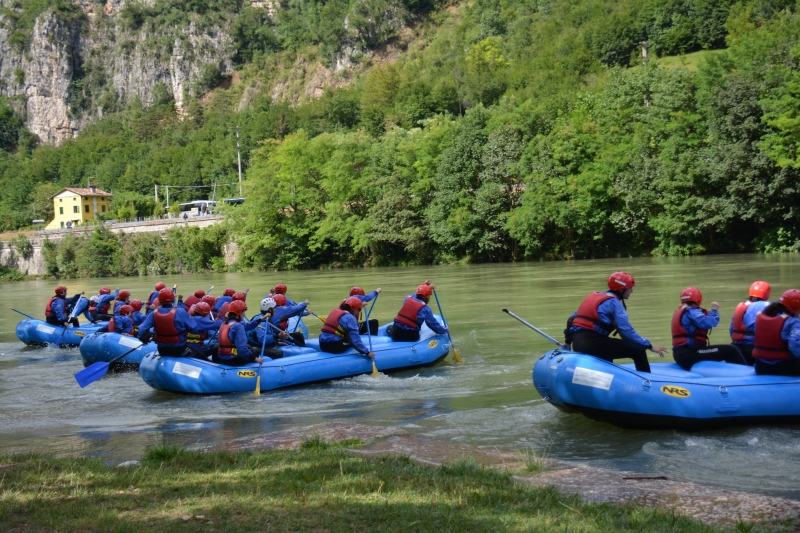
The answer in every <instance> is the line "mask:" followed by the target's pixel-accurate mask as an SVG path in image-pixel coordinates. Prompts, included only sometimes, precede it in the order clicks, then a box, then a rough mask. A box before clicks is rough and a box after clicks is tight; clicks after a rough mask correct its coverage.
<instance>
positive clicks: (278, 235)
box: [0, 0, 800, 275]
mask: <svg viewBox="0 0 800 533" xmlns="http://www.w3.org/2000/svg"><path fill="white" fill-rule="evenodd" d="M23 4H24V5H26V4H25V3H24V2H23ZM154 5H155V7H152V8H150V7H146V6H144V5H143V4H141V5H140V4H130V6H136V7H129V8H126V9H128V11H125V12H124V13H123V16H124V17H127V18H125V20H130V21H132V22H129V23H130V24H138V25H140V26H143V27H144V26H146V25H148V24H149V25H151V27H152V28H157V27H159V25H160V24H165V23H166V22H170V23H172V24H178V25H179V24H184V23H186V24H188V21H191V20H206V19H205V18H203V17H209V16H212V15H213V16H219V13H220V12H224V11H225V10H233V11H236V10H237V9H238V11H236V13H237V14H236V17H237V18H236V21H237V22H236V25H235V27H236V28H237V29H236V30H235V35H236V46H237V47H238V48H237V50H238V55H237V56H236V57H237V61H238V63H239V66H238V71H237V75H238V77H239V79H240V81H239V82H238V83H234V84H232V85H227V84H226V85H225V86H224V87H219V88H217V89H215V90H214V91H212V92H210V93H207V94H206V95H205V96H204V97H203V98H202V99H201V98H198V97H189V98H188V100H187V102H188V103H187V104H186V105H185V106H184V108H183V111H182V112H181V113H178V112H177V111H176V109H175V106H174V105H173V102H172V101H171V100H170V98H169V97H167V96H165V95H162V96H163V97H159V98H156V99H155V101H154V103H153V105H151V106H150V107H148V108H143V107H142V105H141V104H140V103H138V102H130V103H118V104H117V106H116V107H114V108H113V109H110V111H109V112H108V113H107V114H105V115H104V118H103V119H102V120H100V121H98V122H96V123H94V124H92V125H90V126H88V127H86V128H85V129H83V130H82V131H81V134H80V136H79V137H78V138H76V139H74V140H70V141H67V142H65V143H64V144H63V145H62V146H59V147H52V146H39V147H34V146H33V145H32V144H31V143H30V142H28V140H26V139H29V137H27V136H26V135H25V133H24V131H25V130H24V128H23V126H22V123H21V122H20V121H19V120H18V119H15V118H14V116H13V114H12V113H10V111H8V110H7V109H5V108H3V109H5V110H3V109H0V120H2V123H0V142H2V146H1V147H2V148H4V150H3V151H0V195H2V198H0V215H2V216H0V220H2V221H3V223H4V224H5V225H6V227H8V228H16V227H21V226H24V225H25V224H27V223H29V221H30V219H31V218H32V215H33V214H34V213H35V214H36V217H37V218H46V217H42V213H47V212H48V210H52V203H51V202H50V200H49V196H50V195H51V194H53V192H55V191H56V190H58V188H59V187H62V186H66V185H82V184H84V183H85V182H86V180H87V178H91V179H92V180H93V181H94V182H95V183H97V185H98V186H100V187H102V188H105V189H113V191H114V194H115V200H114V205H115V206H116V207H115V212H113V213H110V214H109V217H119V218H131V217H132V216H137V215H140V216H141V215H150V214H152V213H153V212H154V211H159V210H160V209H161V206H157V205H155V203H154V200H153V199H152V196H151V194H152V191H153V186H154V185H155V184H159V185H163V184H171V185H210V184H213V183H215V182H216V183H227V182H235V181H236V157H235V143H236V141H235V133H234V130H235V127H236V126H240V127H241V135H242V145H243V165H244V168H245V172H246V181H245V196H246V197H247V201H246V202H245V203H244V204H243V205H242V206H240V207H238V208H236V209H230V210H229V212H228V213H227V214H228V217H227V223H226V225H225V230H224V231H225V232H226V233H225V239H232V240H234V241H236V242H237V243H239V244H240V257H239V261H240V262H239V263H238V265H237V268H247V269H275V268H315V267H320V266H330V265H402V264H427V263H441V262H455V261H472V262H481V261H509V260H511V261H513V260H522V259H526V258H548V259H557V258H590V257H614V256H635V255H642V254H650V253H655V254H666V255H668V254H675V255H682V254H697V253H723V252H753V251H757V252H771V251H796V250H797V249H798V244H797V243H798V240H800V214H799V213H798V211H797V210H798V207H797V206H798V205H800V185H799V184H800V156H798V153H800V152H798V140H799V138H798V135H797V125H798V118H797V116H798V114H800V98H798V96H799V95H800V93H799V92H798V86H799V85H798V82H800V70H798V63H799V62H800V12H798V10H797V8H796V5H795V2H793V1H788V0H748V1H742V2H732V1H730V0H619V1H612V0H580V1H570V0H547V1H545V0H502V1H501V0H476V1H475V2H471V3H469V4H456V5H444V4H439V3H436V2H433V3H425V2H412V1H405V2H401V3H396V2H393V1H392V0H381V1H377V0H375V1H364V0H351V1H350V2H348V1H346V0H341V1H340V2H327V3H322V2H313V1H312V2H294V1H289V2H286V3H285V5H283V4H282V6H283V7H282V8H281V9H280V10H279V12H278V15H277V22H276V23H275V24H272V25H270V24H262V23H260V22H259V20H260V19H258V16H260V15H259V13H260V12H259V11H258V10H257V9H255V8H250V7H247V8H235V7H233V4H231V5H228V4H224V5H223V4H220V5H217V4H213V3H210V2H202V1H199V2H197V3H189V4H182V3H180V4H179V3H177V2H176V3H170V2H165V1H163V0H160V1H157V2H156V3H155V4H154ZM356 8H358V9H356ZM362 8H363V9H362ZM354 9H355V11H354ZM359 9H360V11H359ZM134 11H135V12H134ZM215 13H216V14H215ZM353 13H360V15H359V16H358V17H356V16H355V15H354V14H353ZM387 14H393V15H392V17H390V16H388V15H387ZM198 17H199V18H198ZM393 17H394V18H393ZM354 21H355V22H354ZM377 21H389V22H386V23H385V24H384V23H378V22H377ZM262 22H263V21H262ZM345 22H347V23H345ZM351 23H353V24H355V23H357V27H358V28H360V29H359V33H358V35H361V37H360V39H361V40H360V41H358V43H357V44H358V46H359V47H362V48H361V49H363V48H364V47H366V48H368V49H374V48H379V47H381V46H385V45H393V46H397V47H399V48H401V49H403V52H402V53H400V54H399V56H398V58H397V59H396V60H395V61H393V62H391V63H379V62H378V63H376V64H374V65H371V66H370V67H369V68H367V69H365V70H364V74H363V75H360V76H357V77H356V79H354V80H353V81H352V83H350V84H349V85H347V86H344V87H340V88H335V89H328V90H326V91H325V93H324V95H322V97H321V98H318V99H300V100H298V101H297V102H295V103H294V104H292V105H290V104H289V103H288V102H282V101H273V99H272V87H270V86H269V84H268V83H267V82H268V81H269V80H270V79H272V78H271V76H272V73H273V72H274V71H278V70H281V69H283V68H285V66H286V65H290V64H296V63H297V62H298V61H301V60H306V61H316V60H319V61H323V62H330V61H334V60H335V59H336V58H337V57H340V56H341V53H342V50H344V49H347V47H349V46H351V45H352V46H355V45H353V42H354V41H353V39H354V37H353V34H352V33H348V31H349V30H348V31H345V30H343V29H342V28H351V27H352V26H348V24H351ZM403 27H406V28H408V27H410V28H412V31H410V33H411V36H409V35H407V33H409V32H406V33H403V32H402V31H401V28H403ZM645 40H646V41H648V43H649V44H650V51H649V52H650V57H651V58H652V59H651V61H650V62H649V64H648V65H647V66H646V67H643V66H642V64H641V60H640V58H639V54H640V49H639V46H638V43H639V42H640V41H645ZM337 54H338V55H337ZM680 54H689V55H688V56H686V57H685V58H684V59H681V58H675V57H674V56H677V55H680ZM663 56H671V57H667V58H665V59H664V60H660V59H659V58H660V57H663ZM351 59H353V60H354V61H356V62H357V61H358V57H357V56H354V57H352V58H351ZM212 74H214V73H210V74H209V76H208V77H209V80H208V83H207V84H206V85H207V86H208V87H213V86H214V85H216V84H218V83H220V82H221V80H220V79H219V78H220V77H219V76H215V75H212ZM204 88H206V87H204ZM245 93H247V94H245ZM87 94H88V93H87ZM198 94H199V93H198ZM89 96H91V95H89ZM89 96H87V97H86V98H89ZM0 107H2V106H0ZM3 117H5V118H3ZM218 192H219V193H221V194H227V195H233V194H237V193H236V190H235V189H233V188H232V187H229V188H228V189H223V190H221V191H218ZM196 194H197V193H196V192H190V190H179V192H177V193H174V195H173V199H174V200H178V201H183V200H188V199H193V196H196ZM204 232H210V233H209V234H208V236H206V233H204ZM204 232H200V233H199V234H187V236H186V237H180V238H179V237H178V236H177V233H175V234H171V235H172V236H171V237H168V241H169V239H175V241H177V240H181V239H186V240H187V242H188V241H192V242H195V239H199V240H200V241H203V242H206V243H213V244H209V246H210V248H214V249H219V247H220V246H221V240H220V239H221V238H222V237H221V236H222V233H221V232H222V230H204ZM214 232H216V233H214ZM114 239H116V241H117V243H118V244H119V241H120V239H123V238H122V237H108V236H107V235H105V234H103V233H102V232H101V233H98V234H96V235H95V236H93V237H92V238H91V239H87V240H86V241H83V242H82V243H76V242H74V241H73V242H69V243H67V244H59V245H57V246H56V248H57V249H58V250H57V255H58V256H59V257H60V258H61V259H59V260H58V261H61V263H59V264H63V265H68V264H69V262H70V260H69V255H70V253H69V252H67V251H66V249H67V248H70V247H71V248H70V249H72V250H73V252H74V253H73V256H75V257H77V256H79V255H80V254H79V253H78V252H76V250H77V249H78V248H80V247H82V246H95V245H99V244H101V243H103V242H106V243H108V242H111V241H112V240H114ZM145 241H146V242H145ZM181 242H183V241H181ZM196 245H197V244H196V243H195V244H191V245H190V246H189V248H182V250H183V249H185V250H189V254H190V255H191V253H194V252H193V250H196V248H192V247H193V246H196ZM131 246H133V247H134V248H135V249H130V247H131ZM200 246H201V247H202V246H205V245H200ZM62 247H63V248H64V250H65V251H64V252H63V253H62V251H61V250H62ZM215 247H216V248H215ZM122 249H123V250H125V253H126V254H130V255H132V256H133V255H136V256H137V257H136V258H134V259H131V260H130V261H127V260H126V262H125V266H124V267H123V266H120V267H119V268H118V272H117V273H136V272H140V273H141V272H145V271H147V270H148V269H155V268H156V267H157V266H158V265H161V266H160V267H159V268H162V269H164V270H165V271H171V270H181V271H195V270H193V269H215V268H217V269H218V268H222V267H223V265H221V264H220V262H219V261H217V262H214V261H213V260H212V259H211V258H208V259H198V260H192V259H189V256H186V257H187V259H186V260H183V259H182V260H180V261H178V260H173V259H174V258H170V259H168V260H167V259H164V260H163V261H159V260H158V259H157V258H156V259H154V257H155V256H157V255H158V254H159V253H161V251H162V250H164V251H166V253H168V254H170V253H175V254H176V255H180V254H183V253H184V252H183V251H181V252H180V253H178V252H176V251H173V248H171V247H166V248H165V247H161V246H160V245H158V244H157V243H155V241H150V240H147V239H146V238H143V237H142V238H141V242H140V241H139V240H136V239H134V240H131V241H126V245H125V246H123V247H122ZM76 254H77V255H76ZM148 254H150V255H148ZM105 257H110V256H105ZM58 261H56V263H58ZM154 261H155V262H154ZM192 261H194V262H193V263H192ZM189 263H192V265H191V266H187V265H189ZM49 264H53V263H52V261H50V262H49ZM153 265H154V266H153ZM165 265H171V266H165ZM109 268H112V270H111V271H108V272H107V273H111V272H114V271H113V268H117V267H109ZM88 272H93V271H92V269H91V268H89V269H87V268H84V267H82V266H78V267H73V266H65V267H64V268H62V267H61V266H56V267H53V269H52V273H53V274H55V275H76V274H78V273H80V275H86V273H88Z"/></svg>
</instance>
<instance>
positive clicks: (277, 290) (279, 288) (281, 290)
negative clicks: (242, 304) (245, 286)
mask: <svg viewBox="0 0 800 533" xmlns="http://www.w3.org/2000/svg"><path fill="white" fill-rule="evenodd" d="M287 290H289V289H288V287H286V285H285V284H283V283H278V284H277V285H275V286H274V287H272V290H271V291H270V292H269V294H267V295H266V296H265V297H264V298H273V299H274V298H275V296H276V295H278V294H281V295H283V297H284V298H286V304H285V305H288V306H289V307H291V306H295V305H297V302H295V301H294V300H292V299H291V298H289V297H288V296H286V291H287ZM306 301H308V300H306ZM308 314H309V313H308V310H305V311H303V312H302V313H301V314H300V316H301V317H303V316H308Z"/></svg>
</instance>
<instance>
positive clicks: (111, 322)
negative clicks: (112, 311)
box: [108, 316, 117, 333]
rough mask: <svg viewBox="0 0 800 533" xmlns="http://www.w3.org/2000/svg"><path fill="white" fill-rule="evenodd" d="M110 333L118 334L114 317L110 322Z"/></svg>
mask: <svg viewBox="0 0 800 533" xmlns="http://www.w3.org/2000/svg"><path fill="white" fill-rule="evenodd" d="M108 332H109V333H116V332H117V323H116V321H115V320H114V317H113V316H112V317H111V320H109V321H108Z"/></svg>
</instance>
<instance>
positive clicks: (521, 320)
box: [503, 309, 569, 350]
mask: <svg viewBox="0 0 800 533" xmlns="http://www.w3.org/2000/svg"><path fill="white" fill-rule="evenodd" d="M503 312H504V313H508V314H509V315H511V316H513V317H514V318H516V319H517V320H519V321H520V322H522V323H523V324H525V325H526V326H528V327H529V328H531V329H532V330H533V331H535V332H536V333H538V334H539V335H541V336H542V337H544V338H545V339H547V340H549V341H550V342H552V343H554V344H555V345H556V346H558V347H559V348H563V349H565V350H569V346H567V345H566V344H562V343H560V342H558V341H557V340H555V339H554V338H553V337H551V336H550V335H548V334H547V333H545V332H544V331H542V330H540V329H539V328H537V327H536V326H534V325H533V324H531V323H530V322H527V321H525V320H523V319H522V318H520V317H518V316H517V315H515V314H514V313H512V312H511V311H509V310H508V309H503Z"/></svg>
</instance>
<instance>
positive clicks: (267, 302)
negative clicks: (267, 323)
mask: <svg viewBox="0 0 800 533" xmlns="http://www.w3.org/2000/svg"><path fill="white" fill-rule="evenodd" d="M277 306H278V304H276V303H275V300H273V299H272V298H270V297H266V298H264V299H263V300H261V312H262V313H266V312H267V311H269V310H270V309H275V308H276V307H277Z"/></svg>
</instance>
